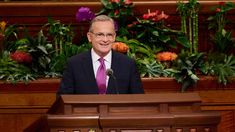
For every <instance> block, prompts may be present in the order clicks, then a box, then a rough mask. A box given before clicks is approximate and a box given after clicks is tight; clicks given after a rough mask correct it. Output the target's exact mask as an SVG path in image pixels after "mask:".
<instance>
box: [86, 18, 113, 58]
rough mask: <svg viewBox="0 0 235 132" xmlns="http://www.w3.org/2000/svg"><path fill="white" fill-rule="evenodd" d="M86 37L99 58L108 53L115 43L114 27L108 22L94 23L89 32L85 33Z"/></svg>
mask: <svg viewBox="0 0 235 132" xmlns="http://www.w3.org/2000/svg"><path fill="white" fill-rule="evenodd" d="M87 37H88V40H89V42H91V44H92V47H93V49H94V51H95V52H96V53H97V54H98V55H99V56H105V55H107V54H108V53H109V51H110V50H111V48H112V44H113V42H114V41H115V37H116V34H115V29H114V25H113V23H112V22H110V21H101V22H95V23H93V24H92V27H91V32H88V33H87Z"/></svg>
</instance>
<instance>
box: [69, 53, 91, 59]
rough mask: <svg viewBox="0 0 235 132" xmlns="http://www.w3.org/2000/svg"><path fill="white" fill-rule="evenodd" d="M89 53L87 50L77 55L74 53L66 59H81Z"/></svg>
mask: <svg viewBox="0 0 235 132" xmlns="http://www.w3.org/2000/svg"><path fill="white" fill-rule="evenodd" d="M89 53H90V52H89V51H85V52H82V53H79V54H77V55H74V56H72V57H70V58H69V60H68V61H78V60H83V59H84V58H86V57H88V56H89Z"/></svg>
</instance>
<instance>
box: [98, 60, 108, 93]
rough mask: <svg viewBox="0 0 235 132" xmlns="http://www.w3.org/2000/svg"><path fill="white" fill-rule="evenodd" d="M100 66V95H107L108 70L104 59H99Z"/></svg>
mask: <svg viewBox="0 0 235 132" xmlns="http://www.w3.org/2000/svg"><path fill="white" fill-rule="evenodd" d="M99 62H100V66H99V68H98V70H97V74H96V82H97V85H98V88H99V94H105V93H106V68H105V64H104V58H100V59H99Z"/></svg>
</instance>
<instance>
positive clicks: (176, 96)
mask: <svg viewBox="0 0 235 132" xmlns="http://www.w3.org/2000/svg"><path fill="white" fill-rule="evenodd" d="M200 103H201V100H200V97H199V95H198V94H197V93H164V94H128V95H62V96H61V98H60V99H58V100H57V101H56V102H55V103H54V105H53V106H52V108H51V109H50V111H49V112H48V114H47V122H48V126H49V129H50V131H51V132H216V131H217V125H218V123H219V121H220V115H219V113H217V112H209V111H208V112H205V111H201V110H200Z"/></svg>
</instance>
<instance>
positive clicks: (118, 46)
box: [112, 42, 129, 53]
mask: <svg viewBox="0 0 235 132" xmlns="http://www.w3.org/2000/svg"><path fill="white" fill-rule="evenodd" d="M112 49H113V50H115V51H117V52H121V53H126V52H127V51H128V49H129V47H128V46H127V45H126V44H125V43H122V42H114V43H113V45H112Z"/></svg>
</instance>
